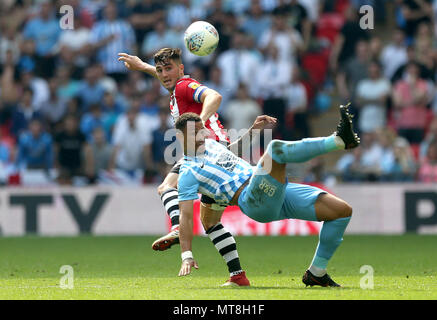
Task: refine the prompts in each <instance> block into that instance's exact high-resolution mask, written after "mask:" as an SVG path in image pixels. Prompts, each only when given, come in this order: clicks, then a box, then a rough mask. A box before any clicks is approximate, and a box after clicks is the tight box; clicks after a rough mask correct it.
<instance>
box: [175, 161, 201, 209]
mask: <svg viewBox="0 0 437 320" xmlns="http://www.w3.org/2000/svg"><path fill="white" fill-rule="evenodd" d="M198 190H199V182H198V181H197V180H196V178H195V177H194V174H193V173H192V172H191V170H190V169H189V168H188V167H184V166H182V167H181V170H180V172H179V178H178V191H179V201H186V200H196V199H198V195H197V193H198Z"/></svg>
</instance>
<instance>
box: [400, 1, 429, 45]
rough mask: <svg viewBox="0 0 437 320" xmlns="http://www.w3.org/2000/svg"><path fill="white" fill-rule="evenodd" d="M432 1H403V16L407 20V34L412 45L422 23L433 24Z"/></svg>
mask: <svg viewBox="0 0 437 320" xmlns="http://www.w3.org/2000/svg"><path fill="white" fill-rule="evenodd" d="M431 2H432V0H403V1H402V15H403V18H404V19H405V33H406V35H407V40H408V41H409V42H410V43H411V42H412V41H413V37H414V35H415V34H416V31H417V28H418V26H419V25H420V23H422V22H431V21H432V19H433V16H432V5H431Z"/></svg>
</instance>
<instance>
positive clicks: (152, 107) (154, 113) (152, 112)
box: [141, 90, 159, 121]
mask: <svg viewBox="0 0 437 320" xmlns="http://www.w3.org/2000/svg"><path fill="white" fill-rule="evenodd" d="M157 102H158V99H157V94H156V92H154V91H152V90H149V91H146V92H144V94H143V99H142V101H141V112H142V113H145V114H147V115H148V116H150V117H154V118H155V119H156V121H159V118H158V113H159V106H158V103H157Z"/></svg>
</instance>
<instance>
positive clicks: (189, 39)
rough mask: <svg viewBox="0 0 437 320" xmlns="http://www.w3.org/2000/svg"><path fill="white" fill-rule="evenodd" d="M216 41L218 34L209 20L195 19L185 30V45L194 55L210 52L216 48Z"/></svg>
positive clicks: (205, 54) (204, 54)
mask: <svg viewBox="0 0 437 320" xmlns="http://www.w3.org/2000/svg"><path fill="white" fill-rule="evenodd" d="M218 42H219V34H218V32H217V30H216V29H215V28H214V26H213V25H212V24H210V23H209V22H206V21H196V22H193V23H192V24H191V25H190V26H189V27H188V28H187V30H185V34H184V43H185V46H186V47H187V49H188V50H189V51H190V52H191V53H192V54H195V55H196V56H207V55H209V54H211V53H212V52H213V51H214V50H215V48H217V45H218Z"/></svg>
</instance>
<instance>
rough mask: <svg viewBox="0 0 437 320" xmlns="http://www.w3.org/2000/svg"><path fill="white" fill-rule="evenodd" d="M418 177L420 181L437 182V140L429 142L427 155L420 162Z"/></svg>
mask: <svg viewBox="0 0 437 320" xmlns="http://www.w3.org/2000/svg"><path fill="white" fill-rule="evenodd" d="M418 178H419V181H420V182H426V183H432V182H437V140H433V141H431V143H430V144H429V146H428V149H427V151H426V157H425V158H424V159H422V160H421V163H420V168H419V173H418Z"/></svg>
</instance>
